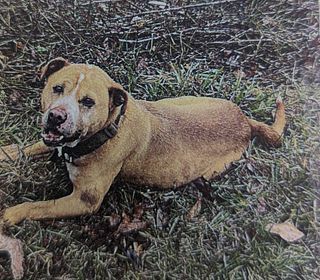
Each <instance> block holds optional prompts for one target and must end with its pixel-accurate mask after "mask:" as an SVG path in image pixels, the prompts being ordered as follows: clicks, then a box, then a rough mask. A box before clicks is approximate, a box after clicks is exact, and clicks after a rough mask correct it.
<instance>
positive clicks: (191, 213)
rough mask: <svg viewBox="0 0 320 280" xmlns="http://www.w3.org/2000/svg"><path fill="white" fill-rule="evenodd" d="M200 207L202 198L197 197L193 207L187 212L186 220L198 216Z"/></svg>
mask: <svg viewBox="0 0 320 280" xmlns="http://www.w3.org/2000/svg"><path fill="white" fill-rule="evenodd" d="M201 205H202V198H201V197H199V198H198V200H197V202H196V203H195V205H193V206H192V208H191V209H190V210H189V212H188V214H187V220H189V221H190V220H193V219H194V218H195V217H196V216H198V215H199V213H200V211H201Z"/></svg>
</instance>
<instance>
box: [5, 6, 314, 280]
mask: <svg viewBox="0 0 320 280" xmlns="http://www.w3.org/2000/svg"><path fill="white" fill-rule="evenodd" d="M31 2H32V3H33V4H34V5H32V6H30V7H29V6H28V4H26V3H24V2H23V1H21V2H19V1H17V3H16V4H15V5H13V4H12V5H11V6H10V5H4V7H5V8H4V9H3V11H2V19H0V20H1V22H2V23H6V24H4V25H3V26H4V30H5V31H4V37H3V40H2V39H0V50H1V52H2V53H3V55H5V56H7V57H8V64H7V65H6V66H5V67H4V68H3V71H2V73H1V75H0V86H1V88H0V145H5V144H10V143H18V144H19V145H22V146H23V145H25V144H27V143H30V142H34V141H36V140H37V139H38V138H39V132H40V128H39V122H40V117H41V115H40V113H39V96H40V91H41V86H40V85H39V84H38V83H36V82H35V81H34V80H33V79H34V77H35V73H36V68H37V66H38V65H39V64H40V62H43V61H45V60H46V59H47V58H49V57H52V56H59V55H64V56H67V57H68V58H69V59H70V60H71V61H74V62H91V63H95V64H97V65H100V66H101V67H102V68H103V69H105V70H106V71H107V72H108V73H109V74H110V75H111V76H112V77H113V78H114V79H115V80H117V81H119V82H121V83H122V84H123V85H124V87H125V88H126V89H128V90H129V91H130V92H131V93H132V95H133V96H134V97H135V98H138V99H147V100H157V99H161V98H165V97H174V96H182V95H196V96H210V97H218V98H225V99H229V100H232V101H233V102H235V103H236V104H238V105H239V106H240V107H241V109H242V110H243V111H244V112H245V114H246V115H248V116H250V117H252V118H255V119H257V120H260V121H265V122H267V123H271V122H272V119H273V118H272V113H273V112H274V109H275V100H276V97H277V96H278V95H279V94H280V95H281V96H282V97H283V98H284V101H285V104H286V113H287V120H288V125H287V128H286V132H285V135H284V137H283V145H282V147H281V148H279V149H266V148H264V147H262V146H260V145H259V144H258V143H256V141H255V140H254V141H253V142H252V143H251V144H250V146H249V147H248V149H247V151H246V153H245V154H244V155H243V157H242V159H241V160H240V161H238V162H236V163H234V164H233V165H232V167H231V169H230V170H229V171H228V172H227V173H226V174H224V175H223V176H221V178H217V179H215V180H212V181H210V182H206V183H205V184H204V186H202V187H199V186H198V187H197V186H195V185H194V184H189V185H187V186H186V187H183V188H179V189H176V190H167V191H161V190H154V189H148V188H145V187H144V186H131V185H128V184H126V183H123V182H120V181H119V182H115V184H114V185H113V186H112V188H111V190H110V191H109V193H108V194H107V196H106V198H105V200H104V202H103V205H102V207H101V209H100V210H99V212H98V213H96V214H94V215H90V216H84V217H79V218H70V219H64V220H55V221H46V222H36V221H25V222H23V223H22V224H20V225H18V226H15V227H13V228H12V229H11V232H12V234H13V235H15V236H16V237H17V238H20V239H21V240H22V241H23V242H24V252H25V256H26V261H25V265H26V276H25V279H51V278H52V279H56V278H57V279H62V278H65V279H183V278H184V279H290V280H291V279H310V280H311V279H318V278H319V277H320V275H319V274H320V271H319V267H320V259H319V255H320V247H319V238H320V237H319V219H320V218H319V210H318V209H317V208H316V207H315V205H316V203H318V205H319V191H320V189H319V188H320V183H319V182H320V179H319V166H320V165H319V159H318V158H319V154H320V153H319V152H320V151H319V150H320V148H319V143H320V141H319V139H320V133H319V128H318V127H319V121H320V115H319V112H320V105H319V104H320V98H319V88H318V86H317V84H314V85H303V83H302V80H303V77H304V76H305V75H307V74H308V73H307V72H306V73H305V75H301V76H299V77H298V76H294V77H293V76H292V73H293V67H294V65H293V62H294V61H297V62H299V59H300V60H301V59H302V58H299V55H298V53H299V49H301V48H302V47H303V46H305V45H304V44H307V43H308V41H307V40H306V39H305V37H304V36H306V35H305V33H303V31H304V28H306V26H307V25H308V24H311V23H310V22H309V21H308V20H307V18H313V17H314V16H315V15H316V13H315V12H310V11H309V13H307V12H306V11H305V10H303V9H307V8H303V5H300V6H299V5H298V6H294V4H288V3H287V4H285V2H282V1H274V2H273V4H272V5H278V6H277V7H278V8H277V9H278V10H275V11H273V10H271V11H270V10H269V16H270V17H271V18H272V19H274V20H275V21H276V23H272V22H271V23H270V22H269V23H266V22H265V21H263V20H264V12H267V10H266V9H267V8H266V7H268V5H269V4H270V2H269V1H251V2H250V3H246V5H247V6H245V7H246V9H245V18H244V19H243V25H241V26H240V25H239V26H237V25H236V24H237V18H235V17H234V13H235V12H237V11H238V8H239V7H238V4H235V6H234V7H228V6H226V5H223V4H222V5H221V6H220V9H217V7H212V8H210V7H206V8H201V9H200V8H199V9H189V10H188V11H187V12H186V13H185V14H182V13H179V11H177V12H173V13H172V14H169V15H159V14H157V15H158V17H155V16H154V15H150V16H148V15H147V16H145V17H142V16H141V17H142V18H143V19H145V20H146V21H147V22H146V26H145V28H144V29H141V30H140V29H138V30H136V31H135V32H136V33H132V34H131V33H127V34H126V36H122V35H121V32H120V31H123V30H127V29H126V28H127V27H128V26H129V27H131V28H132V30H135V29H134V27H133V24H132V23H131V20H132V19H131V18H128V19H126V18H125V16H126V14H130V13H136V14H139V12H142V11H149V10H152V9H154V7H153V8H152V7H150V6H148V5H147V4H141V7H137V6H135V5H132V4H130V3H127V2H126V3H124V4H123V6H119V4H115V3H114V4H112V5H110V7H108V6H104V5H103V4H101V5H100V6H99V5H93V6H91V7H88V6H85V5H82V4H83V3H86V2H84V1H80V2H79V3H80V4H81V5H80V4H79V6H78V8H77V9H76V10H75V9H72V8H71V6H72V5H71V4H70V3H71V2H68V3H66V2H63V1H60V2H58V5H57V7H56V8H55V7H53V6H51V5H50V3H49V2H48V3H47V2H45V1H42V2H40V1H31ZM183 3H184V4H190V5H191V4H192V3H193V2H192V1H190V3H189V2H188V3H187V2H183ZM172 5H173V4H172ZM292 5H293V6H292ZM293 8H294V9H293ZM105 9H107V10H105ZM108 9H109V10H108ZM139 9H141V10H139ZM270 9H271V8H270ZM265 10H266V11H265ZM26 11H28V12H29V18H27V17H22V19H23V20H21V22H20V21H18V20H17V18H15V17H14V14H16V15H22V14H24V15H25V12H26ZM294 11H298V12H300V17H296V18H295V19H294V18H293V15H292V13H294ZM88 12H89V14H90V17H87V18H86V20H83V18H84V17H83V14H87V13H88ZM196 13H199V14H198V16H197V15H196ZM250 13H251V14H250ZM272 13H274V14H272ZM8 14H9V15H10V16H11V19H9V17H8ZM211 14H212V15H215V17H212V18H210V15H211ZM115 15H118V16H119V17H118V18H116V17H115ZM200 15H201V16H200ZM107 16H108V17H107ZM164 17H166V20H168V22H170V23H171V24H172V26H176V28H177V29H179V28H184V27H185V25H190V22H189V21H191V22H193V23H192V24H194V26H197V27H198V28H200V27H201V26H202V24H203V22H205V23H208V24H209V23H211V24H213V26H214V27H212V29H211V30H215V31H217V30H219V28H222V27H223V28H226V29H228V30H227V31H226V33H227V34H231V33H232V32H233V31H232V30H234V29H233V28H240V29H241V28H243V29H242V30H238V31H237V32H236V34H238V36H239V37H237V38H242V37H241V34H243V33H241V32H247V33H245V34H247V36H249V37H248V38H250V36H253V35H254V36H258V35H257V34H260V33H261V32H262V33H263V34H265V35H264V36H266V37H267V38H276V39H275V41H274V44H273V43H272V42H269V41H266V42H264V41H263V40H262V41H261V43H260V45H259V46H258V45H252V44H253V43H250V42H246V43H241V42H239V43H238V44H234V45H232V47H231V48H230V49H231V50H235V51H238V52H236V53H238V54H239V55H240V58H239V60H240V61H241V63H242V67H243V68H242V70H241V71H243V72H244V74H245V75H243V74H242V73H241V71H240V72H239V69H235V68H233V67H231V66H228V64H227V63H226V62H227V61H230V57H229V56H228V55H229V54H228V52H227V53H226V54H225V56H224V57H222V58H221V57H220V56H219V54H220V51H221V49H225V51H229V48H228V47H230V45H229V43H226V44H225V45H217V46H215V45H212V44H211V43H212V42H213V41H214V40H213V39H212V40H208V36H212V35H210V34H211V33H205V34H203V35H202V36H200V37H199V36H198V35H197V34H196V33H194V34H191V33H190V34H189V33H188V32H186V33H182V35H181V34H180V35H179V34H178V35H179V36H178V35H171V36H172V38H170V36H169V37H166V38H165V39H161V40H159V41H154V42H153V43H152V44H151V42H149V43H147V44H144V43H141V44H139V43H137V44H133V45H130V44H129V43H125V42H123V43H119V42H118V41H117V38H120V39H124V38H126V39H132V36H134V34H136V35H135V36H136V38H138V39H139V38H145V37H147V36H148V34H149V33H150V32H151V31H152V32H153V30H154V32H159V33H160V34H162V33H161V32H164V31H163V30H166V32H167V33H168V32H171V31H172V32H173V31H174V30H171V28H172V27H171V25H170V24H167V23H166V21H162V22H161V19H162V20H163V19H164ZM105 18H108V19H109V21H107V23H108V22H109V23H110V25H108V24H105V25H104V26H103V27H102V26H100V25H99V22H100V21H102V20H106V19H105ZM217 18H219V19H221V22H224V24H223V25H214V24H215V20H216V19H217ZM201 20H202V21H203V22H202V21H201ZM9 21H10V24H8V23H9ZM66 21H68V23H70V25H69V24H67V23H66ZM293 21H294V22H295V23H296V28H297V30H293V29H291V28H290V27H291V26H292V22H293ZM310 21H311V20H310ZM62 22H64V23H65V24H66V25H63V24H61V23H62ZM111 23H112V24H113V25H112V27H110V26H111ZM233 23H234V24H235V26H233V25H232V24H233ZM249 23H250V24H249ZM268 24H271V25H272V24H278V26H273V27H270V26H269V25H268ZM70 26H72V27H73V28H74V29H75V31H74V32H71V31H70ZM192 26H193V25H192ZM115 27H117V28H118V29H119V30H120V31H119V32H118V33H117V34H116V35H114V34H113V33H111V31H112V30H113V28H115ZM108 28H109V29H108ZM121 28H122V29H121ZM157 28H158V29H157ZM250 28H251V29H250ZM277 28H278V30H281V32H282V33H277V32H276V30H277ZM299 28H300V29H299ZM32 30H33V31H34V30H36V31H34V32H35V33H32V32H33V31H32ZM84 30H87V33H88V34H87V33H85V32H84ZM248 30H249V31H248ZM250 30H251V31H250ZM258 31H259V32H260V33H259V32H258ZM298 31H299V32H298ZM126 32H127V31H126ZM132 32H133V31H132ZM139 32H141V33H139ZM148 32H149V33H148ZM152 32H151V33H152ZM30 34H31V35H30ZM208 34H209V35H208ZM279 34H282V37H281V38H282V40H283V41H284V43H283V44H280V45H279V38H278V37H279ZM308 34H311V35H312V34H313V33H308ZM149 35H150V34H149ZM293 35H295V36H296V37H297V38H295V39H293V38H294V36H293ZM311 35H310V36H311ZM217 36H218V37H216V38H214V39H216V40H225V41H226V42H227V38H225V37H219V36H222V35H217ZM243 36H244V35H243ZM272 36H274V37H272ZM12 38H14V40H15V41H16V42H22V43H23V44H24V46H25V47H24V49H18V50H16V51H12V50H10V48H9V47H8V43H7V41H11V40H13V39H12ZM106 38H108V39H106ZM194 38H195V39H194ZM210 38H211V37H210ZM254 38H255V37H254ZM242 39H244V38H242ZM255 44H258V42H256V43H255ZM297 44H298V45H297ZM299 44H301V45H299ZM310 48H311V47H310ZM310 53H312V51H310ZM212 55H214V59H213V58H211V60H210V59H209V58H210V57H212ZM305 55H307V54H305ZM292 57H294V59H292V60H290V58H292ZM249 58H250V59H249ZM262 60H263V61H268V63H269V64H268V67H269V68H266V69H264V68H262V66H264V65H265V64H263V63H264V62H262ZM273 60H275V62H273ZM253 62H255V63H257V64H259V65H260V64H261V68H258V70H257V71H256V72H255V73H254V74H253V75H251V74H250V73H249V72H250V71H251V70H250V71H249V70H248V69H251V68H250V67H252V63H253ZM300 62H301V61H300ZM277 63H280V64H279V65H280V66H279V67H277V65H278V64H277ZM296 67H298V66H296ZM302 68H303V67H302ZM303 69H304V68H303ZM296 71H298V68H296ZM299 71H300V68H299ZM71 188H72V186H71V183H70V182H69V180H68V176H67V172H66V170H65V166H64V164H63V163H52V162H47V161H33V160H31V159H26V158H24V157H22V158H21V159H19V160H17V161H16V162H7V163H0V202H1V204H0V210H1V209H3V208H6V207H9V206H12V205H16V204H18V203H21V202H25V201H37V200H44V199H50V198H57V197H61V196H64V195H66V194H68V193H70V191H71ZM199 197H202V198H203V199H202V208H201V211H200V213H199V215H198V216H196V217H195V218H194V219H193V220H191V221H190V220H188V219H187V218H186V215H187V213H188V211H189V210H190V209H191V208H192V206H193V205H194V204H195V203H196V201H197V199H198V198H199ZM317 201H318V202H317ZM138 205H142V207H143V209H144V213H143V216H142V220H143V221H145V222H147V224H148V226H147V228H146V229H145V230H142V231H139V232H135V233H130V234H127V235H122V234H120V235H118V234H117V233H116V230H117V228H114V227H111V226H110V224H109V222H108V221H109V218H110V216H111V215H113V214H118V215H120V216H121V215H122V213H123V212H125V213H127V214H128V215H129V216H132V215H133V213H134V209H135V208H136V207H138ZM286 220H289V221H291V222H292V223H293V224H294V225H295V226H296V227H297V228H299V229H300V230H301V231H302V232H304V234H305V237H304V238H303V239H302V240H300V241H297V242H295V243H287V242H285V241H284V240H281V238H279V237H277V236H274V235H272V234H270V233H268V232H267V231H266V230H265V226H266V225H267V224H268V223H279V222H283V221H286ZM137 244H138V245H141V246H142V251H143V253H142V254H141V255H140V256H137V255H136V251H135V250H134V247H135V246H136V245H137ZM0 279H1V280H2V279H10V272H9V264H8V261H7V260H6V258H4V257H3V258H1V257H0Z"/></svg>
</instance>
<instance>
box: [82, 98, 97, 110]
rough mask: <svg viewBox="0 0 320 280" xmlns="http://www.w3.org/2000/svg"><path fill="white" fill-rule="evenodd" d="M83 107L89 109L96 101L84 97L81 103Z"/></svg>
mask: <svg viewBox="0 0 320 280" xmlns="http://www.w3.org/2000/svg"><path fill="white" fill-rule="evenodd" d="M79 102H80V103H81V104H82V105H83V106H86V107H88V108H91V107H92V106H93V105H94V104H96V103H95V102H94V100H93V99H92V98H90V97H84V98H82V99H81V100H80V101H79Z"/></svg>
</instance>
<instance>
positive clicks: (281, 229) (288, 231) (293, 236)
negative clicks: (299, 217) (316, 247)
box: [265, 222, 304, 242]
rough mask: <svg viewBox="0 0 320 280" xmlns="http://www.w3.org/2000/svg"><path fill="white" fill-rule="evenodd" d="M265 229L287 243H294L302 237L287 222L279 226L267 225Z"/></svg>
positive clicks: (301, 233) (299, 232) (302, 234)
mask: <svg viewBox="0 0 320 280" xmlns="http://www.w3.org/2000/svg"><path fill="white" fill-rule="evenodd" d="M265 229H266V230H267V231H269V232H271V233H273V234H277V235H279V236H280V237H281V238H282V239H284V240H285V241H287V242H295V241H297V240H299V239H300V238H302V237H303V236H304V233H303V232H301V231H300V230H298V229H297V228H296V227H295V226H294V225H293V224H291V223H288V222H284V223H280V224H268V225H267V226H266V227H265Z"/></svg>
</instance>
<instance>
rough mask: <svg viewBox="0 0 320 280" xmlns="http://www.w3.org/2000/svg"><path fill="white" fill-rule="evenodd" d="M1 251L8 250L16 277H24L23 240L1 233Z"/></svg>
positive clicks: (14, 276)
mask: <svg viewBox="0 0 320 280" xmlns="http://www.w3.org/2000/svg"><path fill="white" fill-rule="evenodd" d="M0 251H5V252H8V254H9V255H10V259H11V270H12V274H13V278H14V279H21V278H22V277H23V250H22V244H21V241H20V240H18V239H15V238H11V237H9V236H5V235H3V234H2V233H0Z"/></svg>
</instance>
